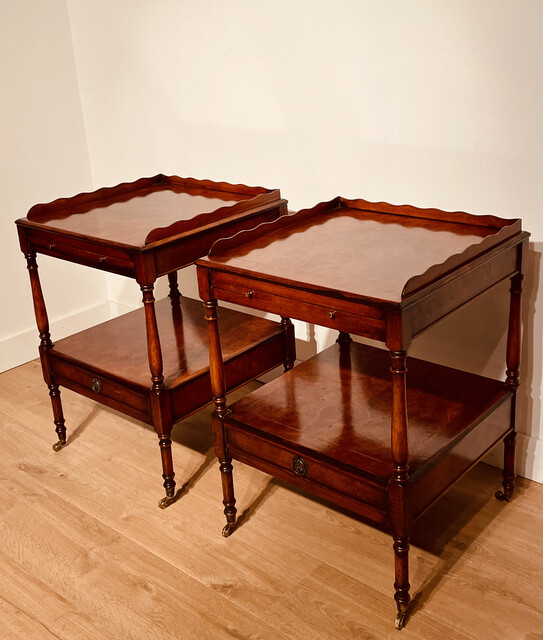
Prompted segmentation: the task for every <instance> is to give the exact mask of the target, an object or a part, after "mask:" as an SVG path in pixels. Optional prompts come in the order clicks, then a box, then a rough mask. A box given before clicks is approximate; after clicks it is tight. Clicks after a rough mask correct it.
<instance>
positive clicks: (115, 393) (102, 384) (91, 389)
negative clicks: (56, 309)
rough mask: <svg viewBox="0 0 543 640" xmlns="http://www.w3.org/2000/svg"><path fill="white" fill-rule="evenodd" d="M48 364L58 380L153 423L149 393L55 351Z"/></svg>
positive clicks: (97, 399) (63, 384) (56, 380)
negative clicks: (67, 358)
mask: <svg viewBox="0 0 543 640" xmlns="http://www.w3.org/2000/svg"><path fill="white" fill-rule="evenodd" d="M49 367H50V370H51V374H52V376H53V377H54V379H55V382H57V383H58V384H60V385H62V386H64V387H67V388H68V389H71V390H72V391H76V392H77V393H80V394H82V395H84V396H87V397H88V398H91V399H92V400H96V401H97V402H101V403H102V404H105V405H107V406H108V407H111V408H113V409H117V410H118V411H121V412H122V413H126V414H128V415H131V416H133V417H134V418H137V419H138V420H141V421H142V422H146V423H148V424H152V418H151V408H150V400H149V395H148V393H146V392H142V391H139V390H137V389H135V388H133V387H132V386H129V385H124V384H121V383H120V382H116V381H114V380H111V379H110V378H108V377H106V376H103V375H101V374H99V373H95V372H92V371H90V370H89V369H86V368H85V367H82V366H80V365H77V364H75V363H73V362H70V361H68V360H65V359H64V358H62V357H59V356H56V355H55V354H54V352H53V353H50V354H49Z"/></svg>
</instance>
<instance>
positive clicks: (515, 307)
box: [496, 273, 524, 502]
mask: <svg viewBox="0 0 543 640" xmlns="http://www.w3.org/2000/svg"><path fill="white" fill-rule="evenodd" d="M523 277H524V276H523V275H522V274H520V273H519V274H517V275H516V276H514V277H513V278H511V289H510V293H511V299H510V305H509V328H508V331H507V357H506V359H507V371H506V376H507V377H506V380H505V383H506V384H507V385H508V387H510V388H511V389H512V391H513V392H514V396H513V400H512V403H511V433H509V434H508V435H507V436H506V437H505V439H504V441H503V443H504V458H503V483H502V485H503V491H497V492H496V498H498V500H500V501H506V502H509V500H511V498H512V497H513V491H514V489H515V445H516V440H517V433H516V390H517V388H518V386H519V368H520V338H521V297H522V280H523Z"/></svg>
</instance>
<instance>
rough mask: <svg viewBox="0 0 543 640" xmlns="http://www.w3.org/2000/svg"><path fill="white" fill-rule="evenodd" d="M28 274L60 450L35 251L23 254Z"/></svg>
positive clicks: (56, 394) (62, 435)
mask: <svg viewBox="0 0 543 640" xmlns="http://www.w3.org/2000/svg"><path fill="white" fill-rule="evenodd" d="M25 258H26V265H27V269H28V274H29V276H30V286H31V288H32V301H33V303H34V314H35V316H36V324H37V326H38V331H39V332H40V347H39V352H40V361H41V368H42V373H43V379H44V380H45V383H46V384H47V387H48V389H49V396H50V398H51V405H52V407H53V420H54V422H55V431H56V433H57V436H58V441H57V442H56V443H55V444H54V445H53V450H54V451H60V450H61V449H62V447H63V446H64V445H65V444H66V427H65V426H64V414H63V411H62V402H61V400H60V389H59V387H58V384H56V383H55V382H54V380H53V379H52V377H51V373H50V371H49V358H48V354H49V350H50V349H51V347H52V346H53V343H52V342H51V334H50V333H49V319H48V317H47V309H46V308H45V300H44V299H43V292H42V288H41V283H40V277H39V275H38V264H37V262H36V253H35V252H29V253H27V254H25Z"/></svg>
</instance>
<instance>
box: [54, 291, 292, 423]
mask: <svg viewBox="0 0 543 640" xmlns="http://www.w3.org/2000/svg"><path fill="white" fill-rule="evenodd" d="M155 309H156V315H157V321H158V330H159V335H160V342H161V347H162V355H163V363H164V383H165V385H166V388H167V390H168V392H169V393H170V397H171V406H172V412H173V418H174V421H176V420H180V419H181V418H183V417H185V416H187V415H189V414H190V413H192V412H194V411H196V410H198V409H199V408H201V407H202V406H204V405H206V404H208V403H209V402H210V401H211V385H210V379H209V345H208V337H207V321H206V320H205V317H204V309H203V305H202V303H201V302H199V301H196V300H191V299H189V298H180V299H174V300H170V299H169V298H166V299H164V300H159V301H158V302H156V303H155ZM219 313H220V336H221V343H222V348H223V352H224V356H225V371H226V379H227V384H228V387H229V388H230V389H232V388H235V387H238V386H240V385H242V384H244V383H245V382H248V381H249V380H252V379H253V378H255V377H256V376H258V375H260V374H261V373H263V372H264V371H266V370H268V369H271V368H273V367H275V366H277V365H278V364H281V363H282V362H284V360H285V335H284V332H283V331H282V329H281V327H280V326H279V324H278V323H276V322H272V321H269V320H265V319H263V318H257V317H255V316H251V315H248V314H245V313H240V312H238V311H231V310H229V309H223V308H221V309H220V312H219ZM49 366H50V368H51V373H52V374H53V376H54V378H55V381H56V382H57V383H58V384H60V385H62V386H65V387H67V388H70V389H72V390H74V391H76V392H78V393H81V394H83V395H86V396H88V397H90V398H93V399H95V400H97V401H98V402H101V403H103V404H106V405H108V406H111V407H113V408H114V409H117V410H119V411H121V412H123V413H126V414H128V415H131V416H133V417H136V418H138V419H140V420H142V421H144V422H147V423H149V424H152V418H151V408H150V400H149V388H150V386H151V374H150V371H149V361H148V355H147V336H146V330H145V317H144V310H143V309H137V310H136V311H132V312H131V313H127V314H125V315H123V316H119V317H118V318H114V319H113V320H109V321H108V322H104V323H103V324H100V325H98V326H96V327H92V328H90V329H87V330H85V331H82V332H80V333H77V334H75V335H73V336H69V337H67V338H64V339H63V340H59V341H58V342H56V343H55V345H54V347H53V349H52V350H51V351H50V352H49Z"/></svg>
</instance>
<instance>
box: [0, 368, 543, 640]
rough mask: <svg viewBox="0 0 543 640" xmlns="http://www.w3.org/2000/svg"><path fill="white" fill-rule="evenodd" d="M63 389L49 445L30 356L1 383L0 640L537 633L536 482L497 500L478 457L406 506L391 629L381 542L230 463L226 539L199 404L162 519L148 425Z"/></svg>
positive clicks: (542, 514) (179, 443)
mask: <svg viewBox="0 0 543 640" xmlns="http://www.w3.org/2000/svg"><path fill="white" fill-rule="evenodd" d="M254 387H255V384H253V385H251V388H254ZM238 397H239V396H238ZM63 398H64V404H65V409H66V411H67V412H69V414H70V416H71V423H72V432H71V436H70V437H71V439H72V440H73V439H77V446H74V447H70V446H68V447H66V448H65V449H63V450H62V451H60V452H59V453H55V452H53V451H52V450H51V448H50V435H51V434H50V405H49V398H48V396H47V389H46V387H45V385H44V383H43V380H42V377H41V368H40V365H39V363H38V362H37V361H34V362H31V363H28V364H26V365H23V366H22V367H19V368H16V369H13V370H11V371H7V372H5V373H3V374H1V375H0V446H1V449H2V457H1V459H0V483H1V492H0V536H1V539H2V545H1V547H0V616H1V619H2V623H1V628H2V632H1V636H2V638H5V640H23V639H24V640H34V639H35V640H52V639H59V638H61V639H62V640H87V639H88V640H91V639H92V640H102V639H104V640H110V639H119V640H125V639H137V640H151V639H152V640H162V639H174V638H175V639H176V640H180V639H181V640H183V639H185V638H186V639H190V640H207V639H210V640H211V639H213V640H217V639H218V640H221V639H223V638H225V639H226V638H229V639H232V638H233V639H238V640H240V639H249V638H250V639H270V640H271V639H277V640H279V639H281V640H284V639H287V638H289V639H292V640H306V639H307V640H343V639H351V638H352V639H362V638H363V639H368V640H380V639H388V638H401V639H402V640H410V639H411V640H415V639H416V640H426V639H428V640H435V639H436V638H447V639H451V640H494V639H496V640H498V639H499V640H521V639H522V640H538V639H541V638H542V637H543V636H542V629H543V605H542V603H543V597H542V596H543V593H542V591H543V589H542V581H541V568H542V563H543V551H542V546H541V524H542V519H543V500H542V499H541V498H542V495H543V488H542V487H541V486H540V485H538V484H536V483H533V482H530V481H527V480H523V479H520V478H519V479H518V490H517V491H516V494H515V497H514V499H513V501H512V502H511V503H510V504H504V503H500V502H498V501H496V500H495V498H494V496H493V491H494V490H495V488H496V486H497V485H498V484H499V482H500V477H501V474H500V472H499V471H498V470H497V469H494V468H492V467H488V466H486V465H479V466H478V467H476V468H475V469H474V470H473V471H471V472H470V474H469V475H468V476H467V477H466V478H464V479H463V480H461V481H460V482H459V483H457V484H456V485H455V486H454V487H453V488H452V489H451V491H450V492H449V493H448V494H447V495H446V496H445V497H444V498H442V499H441V500H440V501H439V502H438V503H437V504H436V505H434V506H433V507H432V508H431V510H430V511H429V512H427V513H426V514H425V515H424V516H422V518H421V519H420V520H419V521H418V525H417V527H416V530H415V536H414V539H413V545H412V548H411V557H410V562H411V583H412V594H413V599H414V604H415V610H416V612H417V615H413V616H412V617H411V618H410V619H409V620H408V622H407V625H406V627H405V628H404V629H403V630H402V631H401V632H398V631H395V630H394V628H393V626H392V624H391V620H392V618H393V613H394V608H395V605H394V602H393V600H392V598H391V594H392V593H393V588H392V585H391V574H392V562H393V559H392V553H391V541H390V537H389V535H388V534H386V533H384V532H381V531H379V530H377V529H374V528H372V527H370V526H367V525H365V524H363V523H361V522H359V521H357V520H356V519H354V518H352V517H351V516H349V515H348V514H345V513H342V512H340V511H338V510H336V509H335V508H334V507H332V506H331V505H330V504H328V503H326V502H324V501H321V500H317V499H314V498H311V497H310V496H308V495H307V494H305V493H303V492H301V491H298V490H294V489H291V488H288V487H287V486H286V485H284V484H282V483H281V482H279V481H277V480H272V479H270V478H269V476H266V475H265V474H263V473H261V472H259V471H257V470H255V469H252V468H249V467H246V466H244V465H242V464H239V463H236V464H235V482H236V494H237V498H238V507H239V520H240V525H239V530H238V531H237V532H236V534H235V535H234V536H232V537H231V538H228V539H224V538H222V536H221V534H220V532H221V527H222V525H223V515H222V504H221V490H220V479H219V471H218V468H217V464H216V461H215V457H214V454H213V451H212V438H211V429H210V427H209V417H208V412H207V411H204V412H202V413H199V414H195V415H194V416H192V417H191V418H189V419H188V420H187V421H186V422H185V423H184V428H183V429H181V430H179V432H178V433H179V434H180V435H179V436H178V439H177V440H174V443H173V447H174V449H175V457H176V459H177V460H178V464H177V479H178V481H179V487H180V488H182V491H183V495H182V496H181V498H180V500H179V501H178V502H177V503H176V504H175V505H173V506H172V507H170V508H169V509H167V510H165V511H162V510H159V509H157V508H156V504H155V493H156V486H155V485H156V477H155V476H156V473H155V469H154V468H153V466H152V465H149V464H148V452H149V451H150V450H152V448H153V446H154V445H155V439H156V435H155V433H154V431H153V430H152V429H151V428H143V427H141V426H140V427H139V428H136V429H129V428H126V427H127V425H126V423H127V422H131V419H130V418H127V417H126V416H123V415H121V414H119V413H116V412H115V411H113V410H110V409H107V408H104V407H100V406H97V405H96V404H95V403H93V402H92V401H90V400H88V399H86V398H84V397H81V396H79V395H77V394H74V393H72V392H70V391H68V390H67V391H65V392H64V395H63ZM121 439H122V443H123V445H122V446H121V447H119V446H118V443H119V442H120V441H121ZM120 487H122V490H120V489H119V488H120ZM399 634H401V635H399Z"/></svg>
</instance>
